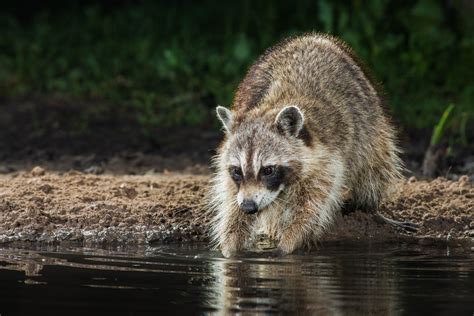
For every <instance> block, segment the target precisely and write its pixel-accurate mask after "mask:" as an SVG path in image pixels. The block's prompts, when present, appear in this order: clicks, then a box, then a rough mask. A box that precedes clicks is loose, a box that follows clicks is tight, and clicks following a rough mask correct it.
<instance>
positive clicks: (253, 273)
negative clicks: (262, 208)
mask: <svg viewBox="0 0 474 316" xmlns="http://www.w3.org/2000/svg"><path fill="white" fill-rule="evenodd" d="M473 293H474V253H473V252H471V251H465V250H463V249H460V248H456V249H450V248H449V247H413V246H408V245H404V244H399V245H392V246H388V245H385V246H383V247H378V246H376V245H371V244H367V243H360V244H358V245H357V246H354V245H352V246H349V245H343V246H341V245H334V244H330V243H328V244H326V245H325V246H324V247H322V248H321V249H319V250H318V251H317V252H311V253H304V254H294V255H291V256H288V257H285V258H272V259H269V258H267V256H266V255H265V253H251V254H250V253H249V254H246V255H244V256H243V257H242V258H239V259H235V260H228V259H223V258H222V257H221V256H220V255H219V254H218V253H217V252H214V251H210V250H208V249H207V247H206V246H205V245H203V244H196V243H195V244H193V245H189V244H188V245H161V246H158V247H139V248H131V249H127V248H120V249H114V250H112V249H111V248H109V249H108V250H104V249H99V248H94V249H92V248H65V247H62V248H59V247H40V248H38V247H36V248H35V249H31V248H29V249H28V248H8V247H7V248H5V247H4V248H0V313H1V314H2V315H12V314H17V313H23V314H31V315H36V314H37V312H38V311H41V312H42V313H46V314H64V315H65V314H67V315H73V314H78V315H79V314H84V312H86V311H88V312H87V314H88V315H89V314H91V312H90V311H93V312H94V314H104V313H107V314H110V313H114V314H117V315H123V314H127V315H137V314H152V313H155V314H156V313H157V312H158V313H161V314H169V313H173V314H181V313H186V314H201V313H205V312H215V313H220V314H222V313H224V312H266V313H267V312H276V313H300V314H319V315H334V314H348V315H368V314H374V315H387V314H425V315H432V314H436V315H472V313H473V312H474V294H473Z"/></svg>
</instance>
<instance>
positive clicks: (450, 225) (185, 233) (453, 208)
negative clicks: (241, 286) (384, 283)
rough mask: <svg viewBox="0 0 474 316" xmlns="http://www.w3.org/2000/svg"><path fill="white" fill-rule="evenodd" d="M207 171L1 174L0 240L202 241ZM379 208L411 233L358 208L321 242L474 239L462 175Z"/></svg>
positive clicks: (473, 194)
mask: <svg viewBox="0 0 474 316" xmlns="http://www.w3.org/2000/svg"><path fill="white" fill-rule="evenodd" d="M208 181H209V175H196V174H180V173H159V174H151V175H139V176H132V175H91V174H85V173H82V172H77V171H70V172H65V173H58V172H48V171H46V170H44V169H42V168H35V169H33V170H32V171H30V172H24V171H22V172H17V173H13V174H6V175H2V176H0V243H2V244H12V243H13V244H18V243H41V244H67V243H73V244H79V245H84V246H94V245H95V246H104V245H144V244H148V243H163V242H190V241H207V240H208V238H207V229H208V226H209V225H208V223H209V215H208V213H207V212H206V208H205V205H204V196H205V192H206V189H207V187H208ZM380 211H381V213H382V214H383V215H385V216H387V217H390V218H393V219H397V220H408V221H411V222H413V223H416V224H418V225H419V226H420V229H419V230H418V231H417V232H415V233H410V232H406V231H400V230H397V229H395V228H392V227H389V226H387V225H382V224H380V223H377V222H376V221H375V220H374V218H373V217H372V216H370V215H368V214H366V213H363V212H360V211H356V212H355V213H352V214H349V215H347V216H342V215H341V216H339V217H338V218H337V219H336V221H335V223H334V225H333V226H332V228H331V229H330V230H329V231H328V233H327V234H326V236H325V238H324V240H323V243H324V242H326V243H332V242H359V241H360V242H362V241H364V242H367V241H369V242H415V243H419V244H422V245H426V244H438V243H443V244H446V243H448V244H452V245H469V246H468V247H471V246H472V245H474V187H473V184H472V181H469V178H468V177H467V176H462V177H460V179H459V180H457V181H450V180H446V179H443V178H438V179H435V180H431V181H417V180H416V179H414V178H410V179H408V180H406V181H405V182H404V183H401V184H400V187H399V190H398V192H397V193H395V195H394V197H393V199H392V201H390V202H387V203H386V204H384V205H383V206H382V208H381V210H380Z"/></svg>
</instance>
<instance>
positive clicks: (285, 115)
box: [275, 105, 304, 136]
mask: <svg viewBox="0 0 474 316" xmlns="http://www.w3.org/2000/svg"><path fill="white" fill-rule="evenodd" d="M275 123H276V126H277V128H278V130H279V131H280V132H282V133H285V134H287V135H289V136H298V134H299V133H300V131H301V129H302V128H303V124H304V116H303V113H302V112H301V110H300V109H299V108H298V107H297V106H294V105H290V106H285V107H284V108H283V109H282V110H281V111H280V113H278V115H277V116H276V119H275Z"/></svg>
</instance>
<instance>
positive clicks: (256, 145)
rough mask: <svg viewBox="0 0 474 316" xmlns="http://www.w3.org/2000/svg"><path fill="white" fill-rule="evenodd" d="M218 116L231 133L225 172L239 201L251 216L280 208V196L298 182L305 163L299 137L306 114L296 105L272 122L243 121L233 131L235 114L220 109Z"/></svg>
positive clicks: (282, 112) (226, 149)
mask: <svg viewBox="0 0 474 316" xmlns="http://www.w3.org/2000/svg"><path fill="white" fill-rule="evenodd" d="M217 113H218V116H219V118H220V119H221V121H222V122H223V123H224V127H225V129H226V130H227V133H228V136H229V137H228V140H227V142H226V145H225V148H224V150H223V153H222V157H221V159H222V162H223V166H224V168H225V169H226V170H225V171H224V172H226V173H227V174H228V176H229V177H230V179H231V180H232V182H233V183H234V185H235V188H236V190H235V192H236V194H235V195H236V196H235V199H236V202H237V203H238V205H239V207H240V209H241V210H242V211H243V212H245V213H247V214H254V213H256V212H258V211H259V210H262V209H264V208H266V207H268V206H269V205H271V204H275V205H277V206H278V205H280V204H282V203H280V202H281V201H279V200H278V196H279V195H280V194H281V192H282V191H284V190H285V188H286V187H288V186H289V185H291V183H292V182H294V181H296V178H297V177H298V172H299V171H300V170H301V163H300V160H299V159H298V146H301V144H302V141H301V140H300V139H298V138H297V136H298V133H299V132H300V130H301V128H302V127H303V115H302V113H301V111H300V110H299V109H298V108H297V107H294V106H291V107H286V108H284V109H283V110H281V111H280V113H278V115H276V117H275V119H274V120H272V121H271V122H270V123H268V122H265V121H264V120H263V119H262V120H253V121H251V122H242V123H240V125H239V126H238V127H237V126H235V127H233V128H232V125H231V124H232V112H230V111H229V110H227V109H225V108H222V107H218V109H217Z"/></svg>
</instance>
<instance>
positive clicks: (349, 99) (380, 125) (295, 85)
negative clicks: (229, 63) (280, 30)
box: [233, 34, 391, 150]
mask: <svg viewBox="0 0 474 316" xmlns="http://www.w3.org/2000/svg"><path fill="white" fill-rule="evenodd" d="M286 105H297V106H299V107H300V108H301V109H302V110H303V112H304V114H305V122H307V123H308V124H307V126H308V128H309V131H310V132H312V133H314V135H318V137H319V138H320V139H321V140H322V141H323V142H326V143H327V144H328V145H329V146H335V147H336V146H337V147H338V148H341V147H344V148H346V149H347V150H351V149H353V146H352V145H354V142H355V140H356V139H361V138H362V139H370V138H373V136H376V135H377V133H378V131H380V130H381V129H382V130H386V129H387V128H390V127H389V126H388V125H387V120H386V118H385V117H384V113H383V109H382V99H381V98H380V96H379V93H378V92H377V89H376V88H375V84H373V83H372V82H371V80H370V79H369V75H368V74H367V73H366V71H365V70H364V67H363V66H361V63H360V62H359V60H358V59H357V57H356V56H355V55H354V54H353V53H352V51H351V50H350V48H348V47H347V45H345V44H344V43H342V42H341V41H339V40H337V39H335V38H333V37H330V36H327V35H321V34H307V35H303V36H300V37H295V38H290V39H287V40H284V41H283V42H281V43H279V44H277V45H276V46H274V47H272V48H270V49H268V50H267V51H266V52H265V53H264V54H263V55H262V56H261V57H260V58H259V59H258V60H257V61H256V62H255V64H254V65H253V66H252V67H251V68H250V69H249V71H248V73H247V75H246V76H245V78H244V80H243V81H242V83H241V84H240V85H239V88H238V89H237V92H236V95H235V98H234V103H233V109H234V111H235V112H236V113H237V116H238V117H239V116H240V117H244V116H246V115H248V113H249V112H250V113H254V116H265V114H266V113H274V112H275V111H277V110H278V109H279V108H282V107H284V106H286ZM388 134H391V131H388Z"/></svg>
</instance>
